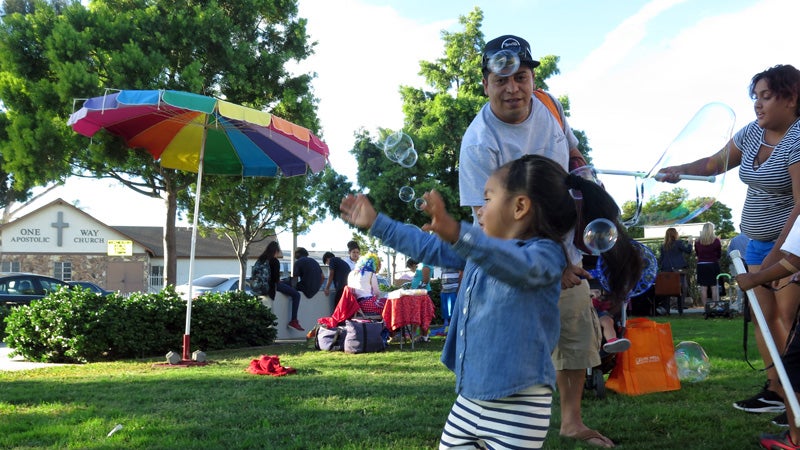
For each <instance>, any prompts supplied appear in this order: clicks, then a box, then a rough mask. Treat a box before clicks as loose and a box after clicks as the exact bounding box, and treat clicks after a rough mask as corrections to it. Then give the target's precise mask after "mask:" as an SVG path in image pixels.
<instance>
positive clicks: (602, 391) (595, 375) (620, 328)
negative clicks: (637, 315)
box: [584, 300, 630, 400]
mask: <svg viewBox="0 0 800 450" xmlns="http://www.w3.org/2000/svg"><path fill="white" fill-rule="evenodd" d="M629 303H630V300H625V302H624V303H623V304H622V307H621V308H620V309H621V312H620V315H619V316H620V317H619V318H617V317H613V319H614V331H615V334H616V336H617V338H623V337H625V323H626V321H627V318H628V313H627V310H628V306H629ZM605 343H606V338H605V336H603V339H602V342H601V345H600V365H598V366H595V367H591V368H587V369H586V381H585V382H584V390H586V391H594V392H595V397H597V398H598V399H601V400H602V399H604V398H606V379H605V375H606V374H608V373H611V370H612V369H614V366H615V365H616V364H617V354H616V353H607V352H606V351H605V350H603V345H604V344H605Z"/></svg>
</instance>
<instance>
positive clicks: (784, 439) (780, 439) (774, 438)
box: [758, 430, 800, 450]
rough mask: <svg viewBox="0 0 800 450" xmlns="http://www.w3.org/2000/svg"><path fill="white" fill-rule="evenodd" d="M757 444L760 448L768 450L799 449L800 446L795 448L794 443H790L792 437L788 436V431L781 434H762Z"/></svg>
mask: <svg viewBox="0 0 800 450" xmlns="http://www.w3.org/2000/svg"><path fill="white" fill-rule="evenodd" d="M758 443H759V444H761V446H762V447H764V448H766V449H768V450H796V449H800V446H797V445H795V443H794V442H792V437H791V436H789V430H786V431H784V432H783V433H778V434H767V433H764V434H762V435H761V437H760V438H759V439H758Z"/></svg>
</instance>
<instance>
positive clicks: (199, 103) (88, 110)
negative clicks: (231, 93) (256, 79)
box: [67, 90, 328, 176]
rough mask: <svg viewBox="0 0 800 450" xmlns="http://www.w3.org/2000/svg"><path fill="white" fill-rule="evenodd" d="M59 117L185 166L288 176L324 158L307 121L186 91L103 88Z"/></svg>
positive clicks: (314, 168)
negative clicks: (302, 122)
mask: <svg viewBox="0 0 800 450" xmlns="http://www.w3.org/2000/svg"><path fill="white" fill-rule="evenodd" d="M67 124H68V125H70V126H71V127H72V129H73V130H75V131H76V132H78V133H80V134H82V135H84V136H88V137H91V136H94V134H95V133H97V132H98V131H99V130H101V129H105V130H106V131H108V132H109V133H112V134H115V135H118V136H120V137H122V138H124V139H125V141H126V142H127V144H128V146H129V147H131V148H142V149H144V150H146V151H147V152H148V153H150V154H151V155H152V156H153V158H155V159H156V160H159V162H160V163H161V166H162V167H166V168H170V169H179V170H185V171H188V172H198V173H199V172H204V173H208V174H213V175H240V176H276V175H279V174H280V175H283V176H295V175H304V174H306V173H308V172H309V171H310V172H319V171H321V170H322V169H323V168H324V167H325V165H326V163H327V160H328V146H327V145H326V144H325V143H324V142H322V141H321V140H320V139H319V138H318V137H317V136H315V135H314V134H313V133H312V132H311V131H309V130H308V129H307V128H304V127H301V126H299V125H295V124H293V123H291V122H288V121H286V120H284V119H281V118H279V117H277V116H274V115H272V114H269V113H266V112H263V111H258V110H255V109H252V108H247V107H244V106H240V105H236V104H233V103H230V102H226V101H224V100H219V99H217V98H213V97H206V96H204V95H198V94H193V93H190V92H179V91H165V90H154V91H138V90H130V91H116V92H112V93H108V94H106V95H103V96H100V97H94V98H90V99H88V100H86V101H85V102H84V104H83V107H82V108H80V109H79V110H78V111H76V112H74V113H73V114H72V115H71V116H70V118H69V121H68V122H67ZM201 161H202V164H201Z"/></svg>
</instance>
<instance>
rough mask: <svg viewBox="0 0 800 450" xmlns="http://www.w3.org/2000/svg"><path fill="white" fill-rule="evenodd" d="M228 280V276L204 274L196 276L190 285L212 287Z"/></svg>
mask: <svg viewBox="0 0 800 450" xmlns="http://www.w3.org/2000/svg"><path fill="white" fill-rule="evenodd" d="M227 280H228V277H220V276H215V275H206V276H204V277H200V278H196V279H195V280H194V282H193V283H192V286H198V287H207V288H212V287H215V286H219V285H220V284H222V283H224V282H225V281H227Z"/></svg>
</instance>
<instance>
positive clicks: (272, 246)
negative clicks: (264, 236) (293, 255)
mask: <svg viewBox="0 0 800 450" xmlns="http://www.w3.org/2000/svg"><path fill="white" fill-rule="evenodd" d="M280 249H281V244H279V243H278V241H272V242H270V243H269V244H267V248H266V249H264V252H263V253H261V256H259V257H258V261H259V262H262V263H263V262H264V261H266V260H268V259H270V258H274V257H275V254H276V253H278V250H280Z"/></svg>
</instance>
